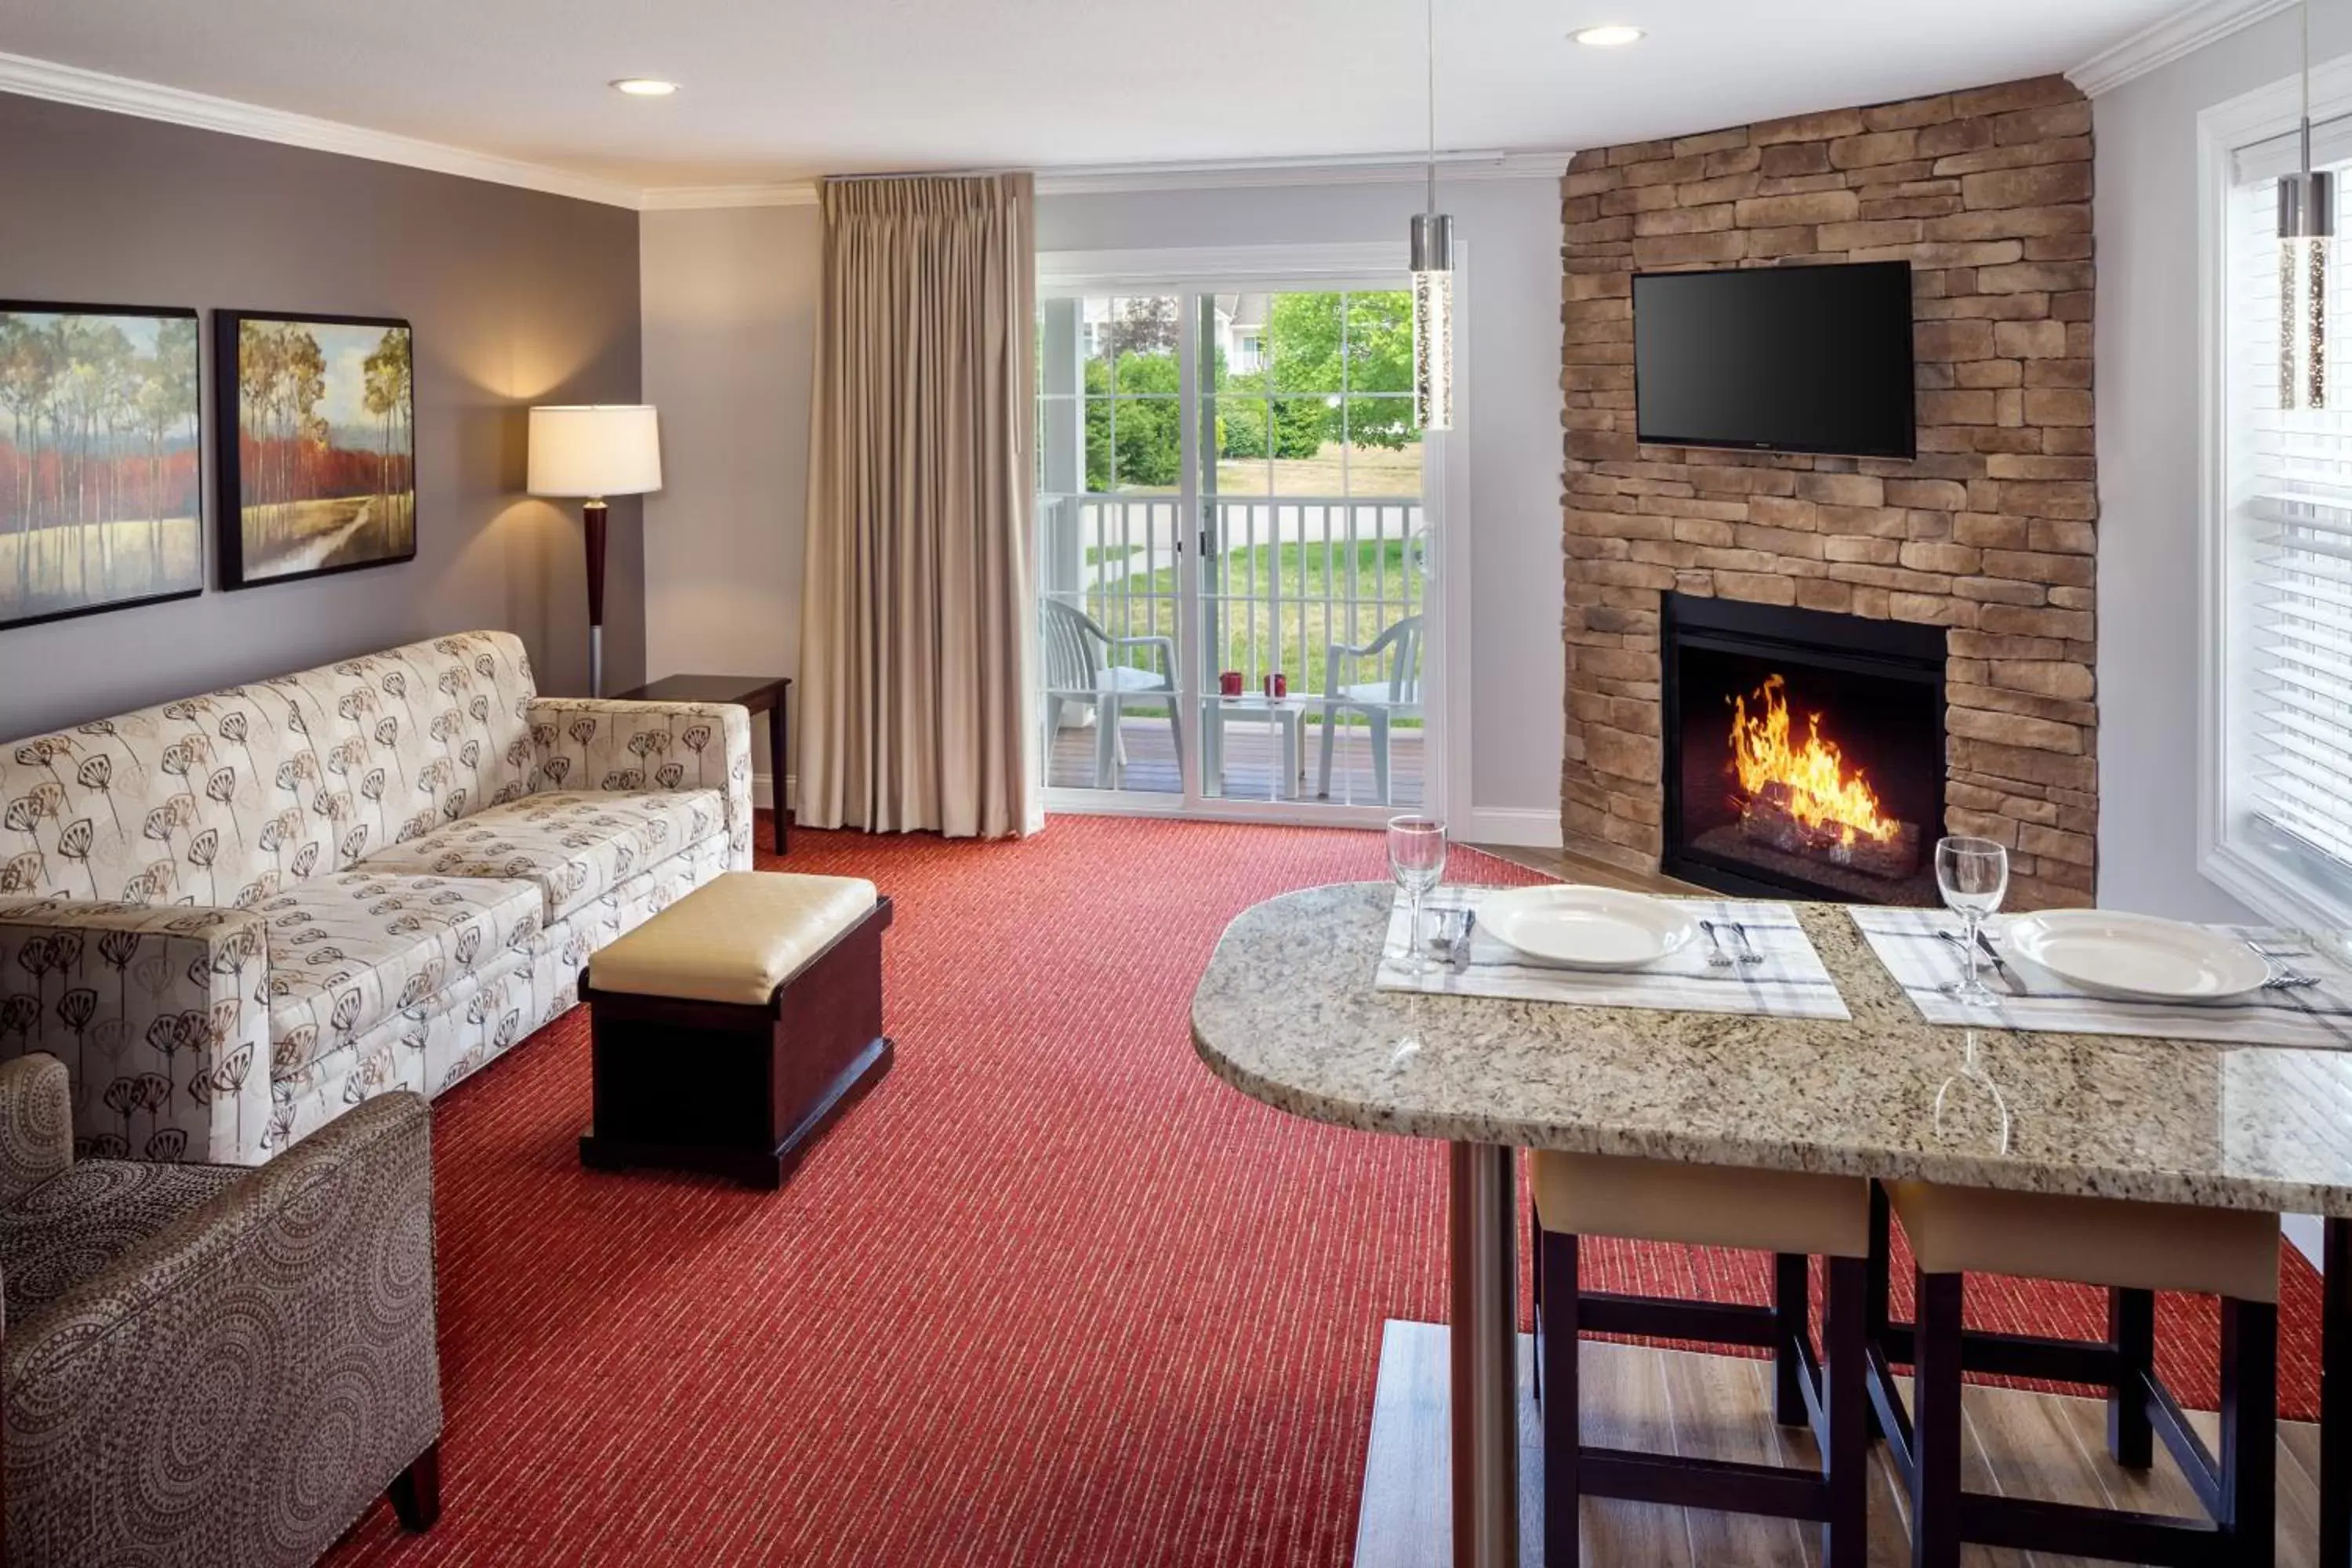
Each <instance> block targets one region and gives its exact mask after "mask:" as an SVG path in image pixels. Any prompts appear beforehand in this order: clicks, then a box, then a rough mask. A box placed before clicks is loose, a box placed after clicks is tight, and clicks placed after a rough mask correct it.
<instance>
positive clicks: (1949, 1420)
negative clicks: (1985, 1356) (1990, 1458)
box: [1911, 1274, 1966, 1568]
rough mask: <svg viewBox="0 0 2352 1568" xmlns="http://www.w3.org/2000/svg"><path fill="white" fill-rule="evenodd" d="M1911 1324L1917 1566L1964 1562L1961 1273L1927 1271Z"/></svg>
mask: <svg viewBox="0 0 2352 1568" xmlns="http://www.w3.org/2000/svg"><path fill="white" fill-rule="evenodd" d="M1916 1279H1917V1282H1918V1283H1917V1289H1916V1297H1917V1300H1918V1307H1917V1309H1916V1312H1915V1313H1914V1318H1915V1322H1914V1325H1913V1329H1912V1356H1913V1360H1914V1364H1913V1367H1912V1384H1911V1563H1912V1568H1959V1562H1960V1317H1961V1312H1962V1310H1963V1307H1964V1305H1965V1300H1966V1298H1965V1294H1964V1291H1963V1289H1962V1285H1961V1276H1959V1275H1958V1274H1921V1275H1917V1276H1916Z"/></svg>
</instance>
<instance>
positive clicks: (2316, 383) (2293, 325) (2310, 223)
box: [2278, 0, 2336, 409]
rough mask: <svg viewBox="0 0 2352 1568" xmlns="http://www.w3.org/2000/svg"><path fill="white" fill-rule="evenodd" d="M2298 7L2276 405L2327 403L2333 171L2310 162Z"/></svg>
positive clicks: (2306, 66) (2306, 59) (2284, 186)
mask: <svg viewBox="0 0 2352 1568" xmlns="http://www.w3.org/2000/svg"><path fill="white" fill-rule="evenodd" d="M2302 11H2303V127H2302V134H2303V164H2302V169H2301V172H2300V173H2297V174H2288V175H2285V176H2284V177H2283V178H2282V179H2281V180H2280V181H2279V188H2278V236H2279V406H2280V407H2281V408H2304V409H2320V408H2326V406H2327V262H2328V252H2329V250H2330V248H2331V247H2332V245H2333V242H2334V240H2335V238H2336V176H2335V175H2333V174H2324V173H2321V174H2315V173H2314V172H2313V171H2312V167H2311V4H2310V0H2304V5H2303V7H2302Z"/></svg>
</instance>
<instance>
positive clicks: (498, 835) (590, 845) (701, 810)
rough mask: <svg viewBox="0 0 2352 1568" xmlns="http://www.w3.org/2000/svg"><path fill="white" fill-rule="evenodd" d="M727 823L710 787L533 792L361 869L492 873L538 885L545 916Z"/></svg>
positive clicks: (557, 915) (552, 917)
mask: <svg viewBox="0 0 2352 1568" xmlns="http://www.w3.org/2000/svg"><path fill="white" fill-rule="evenodd" d="M725 831H726V815H725V807H724V805H722V804H721V802H720V800H719V793H718V792H717V791H716V790H707V789H696V790H679V791H677V792H674V793H663V792H658V791H656V792H652V793H646V794H637V795H626V794H615V795H602V794H598V795H529V796H526V797H525V798H523V799H521V800H519V801H514V802H511V803H509V804H507V805H494V806H491V807H490V808H489V809H488V810H486V811H481V812H477V813H476V814H475V815H473V816H468V817H467V818H465V819H464V820H463V821H459V822H453V823H450V824H448V825H447V826H443V827H439V828H436V829H435V830H434V831H432V832H430V833H427V834H425V835H424V836H423V837H419V838H412V839H410V840H408V841H407V842H405V843H402V844H395V845H394V846H392V847H390V848H388V849H385V850H383V851H382V852H381V853H378V854H375V855H372V856H370V857H369V858H367V860H366V861H365V862H364V863H363V864H362V867H361V869H362V870H368V871H376V872H385V871H405V872H412V873H415V874H417V875H430V876H437V877H497V878H506V879H518V880H528V881H531V882H535V883H537V884H538V885H539V887H540V889H541V891H542V893H543V894H544V895H545V898H546V900H547V907H546V909H545V910H544V911H542V914H541V919H542V920H543V921H547V922H549V923H552V922H553V921H560V920H562V919H564V918H565V917H567V916H569V915H570V914H571V913H572V911H573V910H578V909H581V908H583V906H585V905H587V904H591V903H593V902H594V901H595V900H598V899H600V898H602V897H604V894H605V893H606V892H608V891H610V890H611V889H614V888H616V887H618V886H620V885H621V884H622V883H623V882H625V881H627V880H628V879H630V878H631V877H633V876H635V875H636V874H637V873H638V872H639V871H642V870H644V869H645V868H647V867H649V866H651V865H653V864H654V863H655V862H656V861H658V860H662V859H666V858H668V857H669V856H672V855H675V854H676V853H677V852H678V851H679V850H681V849H683V848H685V847H687V846H688V845H689V844H692V843H695V842H696V841H697V840H698V839H702V838H706V837H709V836H710V835H712V834H714V833H723V832H725Z"/></svg>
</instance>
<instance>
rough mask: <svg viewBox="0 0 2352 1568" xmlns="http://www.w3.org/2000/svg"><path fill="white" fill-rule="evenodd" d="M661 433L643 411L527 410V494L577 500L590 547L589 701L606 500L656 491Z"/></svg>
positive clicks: (595, 669) (600, 645)
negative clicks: (528, 439) (528, 429)
mask: <svg viewBox="0 0 2352 1568" xmlns="http://www.w3.org/2000/svg"><path fill="white" fill-rule="evenodd" d="M661 482H662V475H661V426H660V420H659V418H658V416H656V414H655V412H654V410H653V408H652V407H651V406H650V405H646V404H641V403H640V404H617V403H599V404H590V405H574V406H554V407H541V408H534V409H532V410H531V411H530V493H531V494H533V495H535V496H547V497H559V496H560V497H567V498H569V497H579V498H583V500H585V502H586V504H585V505H584V506H583V507H582V508H581V521H582V522H583V525H584V527H583V532H584V533H585V534H586V535H587V541H588V695H589V696H591V697H602V696H604V498H605V497H606V496H635V495H644V494H646V493H647V492H648V491H651V490H657V489H661Z"/></svg>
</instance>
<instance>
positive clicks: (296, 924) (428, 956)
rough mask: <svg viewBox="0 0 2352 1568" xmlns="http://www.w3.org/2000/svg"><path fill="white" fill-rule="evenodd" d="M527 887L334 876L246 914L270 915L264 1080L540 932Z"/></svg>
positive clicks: (537, 899)
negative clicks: (267, 1047) (267, 1044)
mask: <svg viewBox="0 0 2352 1568" xmlns="http://www.w3.org/2000/svg"><path fill="white" fill-rule="evenodd" d="M543 903H544V900H543V899H542V897H541V892H540V889H539V887H538V885H537V884H536V883H533V882H529V881H492V880H476V879H456V878H449V877H415V876H402V875H397V874H394V873H389V872H376V871H373V870H360V871H341V872H337V873H336V874H335V875H333V876H331V877H320V878H318V879H315V880H313V881H309V882H304V883H300V884H299V885H297V886H295V887H291V888H289V889H285V890H284V891H283V892H280V893H278V895H277V896H276V897H274V898H270V899H266V900H263V901H262V902H261V903H260V904H258V905H257V906H256V907H255V910H254V912H255V913H257V914H258V915H260V916H261V917H262V918H263V919H264V920H266V921H268V922H269V927H268V945H269V1038H270V1076H271V1077H272V1078H274V1079H275V1078H284V1077H286V1076H287V1075H289V1073H294V1072H298V1071H299V1070H300V1069H301V1068H306V1067H308V1066H310V1063H312V1062H313V1061H316V1060H317V1059H318V1058H320V1056H322V1055H324V1054H326V1053H327V1052H329V1051H331V1050H333V1049H335V1048H336V1047H340V1046H345V1045H349V1044H350V1043H351V1042H352V1040H354V1039H356V1038H357V1037H360V1036H361V1035H363V1034H365V1033H366V1032H367V1031H368V1030H370V1029H372V1028H373V1027H375V1026H376V1025H378V1024H380V1023H382V1022H383V1020H384V1019H386V1018H389V1017H391V1016H393V1015H394V1013H397V1012H399V1011H400V1010H401V1009H402V1008H404V1007H414V1006H417V1005H424V1004H428V1003H432V1002H434V1001H436V999H437V998H438V997H439V996H440V995H441V994H442V993H444V992H445V991H446V990H448V988H449V987H450V986H451V985H452V984H454V983H456V982H457V981H458V980H460V979H462V978H463V977H465V976H467V975H469V974H473V973H477V972H478V971H479V970H481V969H483V968H485V967H487V966H488V965H489V964H491V963H494V962H496V961H497V959H498V958H499V956H500V955H501V954H502V953H504V952H506V951H507V950H508V949H509V948H513V947H522V946H527V945H528V944H529V943H530V941H531V939H532V938H533V937H535V936H537V935H538V934H539V930H540V925H541V916H540V910H541V908H542V906H543Z"/></svg>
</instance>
